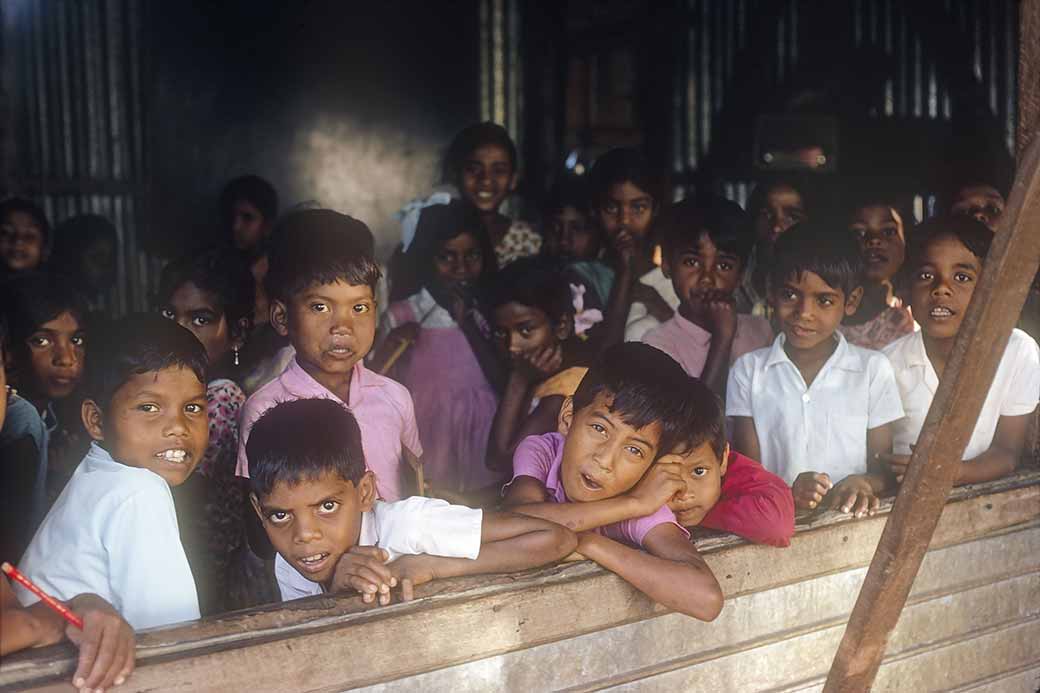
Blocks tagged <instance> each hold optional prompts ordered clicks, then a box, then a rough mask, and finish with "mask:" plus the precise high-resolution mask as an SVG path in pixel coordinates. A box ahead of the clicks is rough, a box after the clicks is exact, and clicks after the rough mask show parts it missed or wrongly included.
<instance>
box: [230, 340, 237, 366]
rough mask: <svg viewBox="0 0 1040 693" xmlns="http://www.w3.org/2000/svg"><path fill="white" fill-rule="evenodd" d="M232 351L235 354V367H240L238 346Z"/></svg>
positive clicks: (232, 348)
mask: <svg viewBox="0 0 1040 693" xmlns="http://www.w3.org/2000/svg"><path fill="white" fill-rule="evenodd" d="M231 351H232V352H233V353H234V354H235V365H236V366H237V365H238V345H237V344H236V345H235V346H233V347H231Z"/></svg>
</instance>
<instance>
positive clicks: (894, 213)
mask: <svg viewBox="0 0 1040 693" xmlns="http://www.w3.org/2000/svg"><path fill="white" fill-rule="evenodd" d="M907 219H908V217H907V216H904V214H903V213H901V212H900V208H899V207H897V206H896V205H895V204H893V203H892V201H891V200H886V199H885V198H884V196H880V195H875V196H873V197H867V196H864V197H863V198H862V200H861V201H860V202H859V203H857V204H856V205H855V206H854V207H853V209H852V214H851V215H850V217H849V230H850V231H851V232H852V233H853V234H854V235H855V237H856V241H857V242H858V243H859V247H860V251H861V253H862V256H863V266H864V267H865V268H866V269H865V271H864V277H863V279H864V284H863V299H862V300H861V301H860V304H859V308H857V310H856V312H855V313H853V314H852V315H850V316H847V317H846V318H845V319H844V320H843V321H842V324H841V326H840V327H839V328H838V329H840V330H841V333H842V334H844V335H845V338H846V339H847V340H849V342H851V343H852V344H855V345H856V346H861V347H864V348H866V349H883V348H884V347H886V346H888V345H889V344H891V343H892V342H894V341H895V340H897V339H899V338H900V337H902V336H903V335H905V334H909V333H911V332H913V331H914V319H913V317H911V315H910V310H909V309H908V308H906V307H905V306H904V305H903V302H902V301H901V300H900V299H899V298H898V297H897V296H896V293H895V289H894V288H893V284H892V282H893V279H894V277H896V276H897V274H898V273H899V270H900V268H901V267H902V266H903V259H904V258H905V256H906V234H905V231H904V228H905V226H904V224H905V222H906V220H907Z"/></svg>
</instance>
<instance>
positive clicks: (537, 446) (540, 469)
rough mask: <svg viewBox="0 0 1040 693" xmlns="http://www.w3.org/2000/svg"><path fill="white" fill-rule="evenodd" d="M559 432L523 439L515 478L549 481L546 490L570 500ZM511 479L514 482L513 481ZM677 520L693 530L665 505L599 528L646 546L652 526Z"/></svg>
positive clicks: (515, 456)
mask: <svg viewBox="0 0 1040 693" xmlns="http://www.w3.org/2000/svg"><path fill="white" fill-rule="evenodd" d="M564 440H565V438H564V437H563V436H562V435H561V434H559V433H546V434H544V435H540V436H528V437H526V438H524V439H523V440H522V441H520V445H518V446H517V448H516V452H515V453H514V454H513V481H515V480H516V478H517V477H518V476H529V477H533V478H535V479H537V480H538V481H540V482H542V483H543V484H545V490H546V491H548V492H549V496H550V497H551V498H552V499H553V500H554V501H555V502H557V503H569V502H570V501H569V500H568V499H567V492H566V491H564V489H563V481H561V479H560V468H561V466H562V465H563V441H564ZM509 483H513V482H512V481H510V482H509ZM664 524H673V525H675V526H676V527H679V529H681V530H682V531H683V533H684V534H686V536H690V533H689V532H687V531H686V529H685V528H683V527H682V526H680V525H679V523H678V522H676V521H675V513H673V512H672V511H671V510H669V509H668V506H667V505H663V506H661V507H660V508H658V509H657V511H656V512H654V513H653V514H652V515H644V516H643V517H635V518H632V519H628V520H622V521H621V522H615V523H613V524H609V525H604V526H603V527H599V528H597V529H596V532H597V533H599V534H602V535H603V536H605V537H607V538H609V539H614V540H616V541H621V542H624V543H626V544H629V545H631V546H638V547H642V546H643V539H644V538H646V535H647V534H648V533H649V532H650V530H651V529H653V528H654V527H657V526H658V525H664Z"/></svg>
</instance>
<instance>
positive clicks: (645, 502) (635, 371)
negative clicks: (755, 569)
mask: <svg viewBox="0 0 1040 693" xmlns="http://www.w3.org/2000/svg"><path fill="white" fill-rule="evenodd" d="M686 379H687V376H686V374H685V373H683V371H682V368H680V367H679V365H678V364H677V363H675V362H674V361H672V360H671V359H670V358H669V357H668V356H666V355H665V354H663V353H662V352H660V351H658V350H657V349H654V348H653V347H651V346H647V345H646V344H636V343H626V344H620V345H618V346H615V347H612V348H611V349H609V350H608V351H607V352H606V353H605V354H604V356H603V359H602V361H601V362H600V363H598V364H597V365H596V366H594V367H593V368H591V369H589V372H588V373H587V374H586V375H585V377H584V378H583V379H582V381H581V385H579V387H578V390H577V392H575V393H574V396H573V397H568V398H567V399H566V400H565V401H564V404H563V407H562V408H561V410H560V418H559V428H558V431H559V432H557V433H547V434H545V435H541V436H531V437H529V438H526V439H524V441H523V442H521V443H520V445H519V446H518V447H517V450H516V456H515V458H514V460H513V480H512V481H511V482H510V483H509V485H508V486H506V488H505V490H504V493H505V501H504V502H505V506H506V507H507V508H511V509H513V510H515V511H516V512H520V513H524V514H526V515H534V516H536V517H542V518H545V519H547V520H552V521H553V522H557V523H559V524H562V525H564V526H565V527H569V528H571V529H573V530H574V531H576V532H578V533H579V534H578V551H579V552H580V553H581V554H582V555H583V556H584V557H585V558H588V559H590V560H593V561H595V562H596V563H598V564H599V565H601V566H603V567H604V568H606V569H607V570H610V571H613V572H614V573H617V574H618V575H619V576H621V577H622V578H624V579H625V580H626V581H628V582H629V583H630V584H632V585H633V586H634V587H635V588H636V589H638V590H640V591H641V592H643V593H644V594H646V595H647V596H648V597H650V598H651V599H653V600H654V601H656V602H659V603H661V604H663V605H664V606H665V607H667V608H669V609H673V610H675V611H679V612H681V613H684V614H687V615H689V616H694V617H695V618H699V619H701V620H705V621H710V620H713V619H714V618H715V617H716V616H718V615H719V612H720V611H721V610H722V590H721V589H720V588H719V584H718V581H716V579H715V576H714V575H712V573H711V570H710V569H709V568H708V566H707V564H705V562H704V559H702V558H701V557H700V554H698V553H697V549H696V547H694V545H693V544H692V543H691V542H690V540H689V533H688V532H686V530H684V529H683V528H682V527H680V526H679V525H678V524H677V523H676V522H675V515H674V514H673V513H672V511H671V510H669V509H668V507H667V503H668V502H669V501H670V500H671V499H672V498H673V497H674V496H676V495H677V494H679V493H681V492H683V491H684V489H685V488H686V484H685V482H684V481H683V479H682V476H681V470H680V469H679V466H678V465H677V464H661V463H658V464H654V461H655V460H656V459H657V458H658V457H660V456H661V454H662V452H663V451H669V450H672V449H673V448H674V447H675V446H676V444H677V443H678V442H680V438H681V437H682V436H683V434H684V432H683V431H682V426H683V424H684V423H685V422H686V421H687V420H688V414H687V411H686V410H687V404H686V402H685V394H686V390H685V388H684V386H683V384H684V383H685V381H686ZM633 547H635V548H633ZM639 547H641V548H643V549H645V552H644V551H640V550H639Z"/></svg>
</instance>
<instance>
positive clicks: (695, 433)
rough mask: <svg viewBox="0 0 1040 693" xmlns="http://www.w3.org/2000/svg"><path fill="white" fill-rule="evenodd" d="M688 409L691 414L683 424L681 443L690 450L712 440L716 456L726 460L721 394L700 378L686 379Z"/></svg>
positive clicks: (724, 413)
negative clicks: (724, 457)
mask: <svg viewBox="0 0 1040 693" xmlns="http://www.w3.org/2000/svg"><path fill="white" fill-rule="evenodd" d="M686 412H687V414H688V417H689V418H687V420H686V422H685V424H684V425H683V426H682V428H681V432H682V437H681V439H680V440H679V441H678V444H679V445H681V446H682V448H683V450H684V451H687V452H688V451H691V450H693V449H695V448H698V447H700V446H701V445H703V444H704V443H709V444H711V449H712V451H713V452H714V453H715V456H716V457H718V458H719V460H721V461H722V462H725V460H723V459H722V453H724V452H725V451H726V410H725V408H724V407H723V406H722V400H721V399H719V396H718V395H716V394H715V393H714V392H712V391H711V388H709V387H708V386H707V385H705V384H704V382H703V381H702V380H701V379H700V378H688V379H687V381H686Z"/></svg>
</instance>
